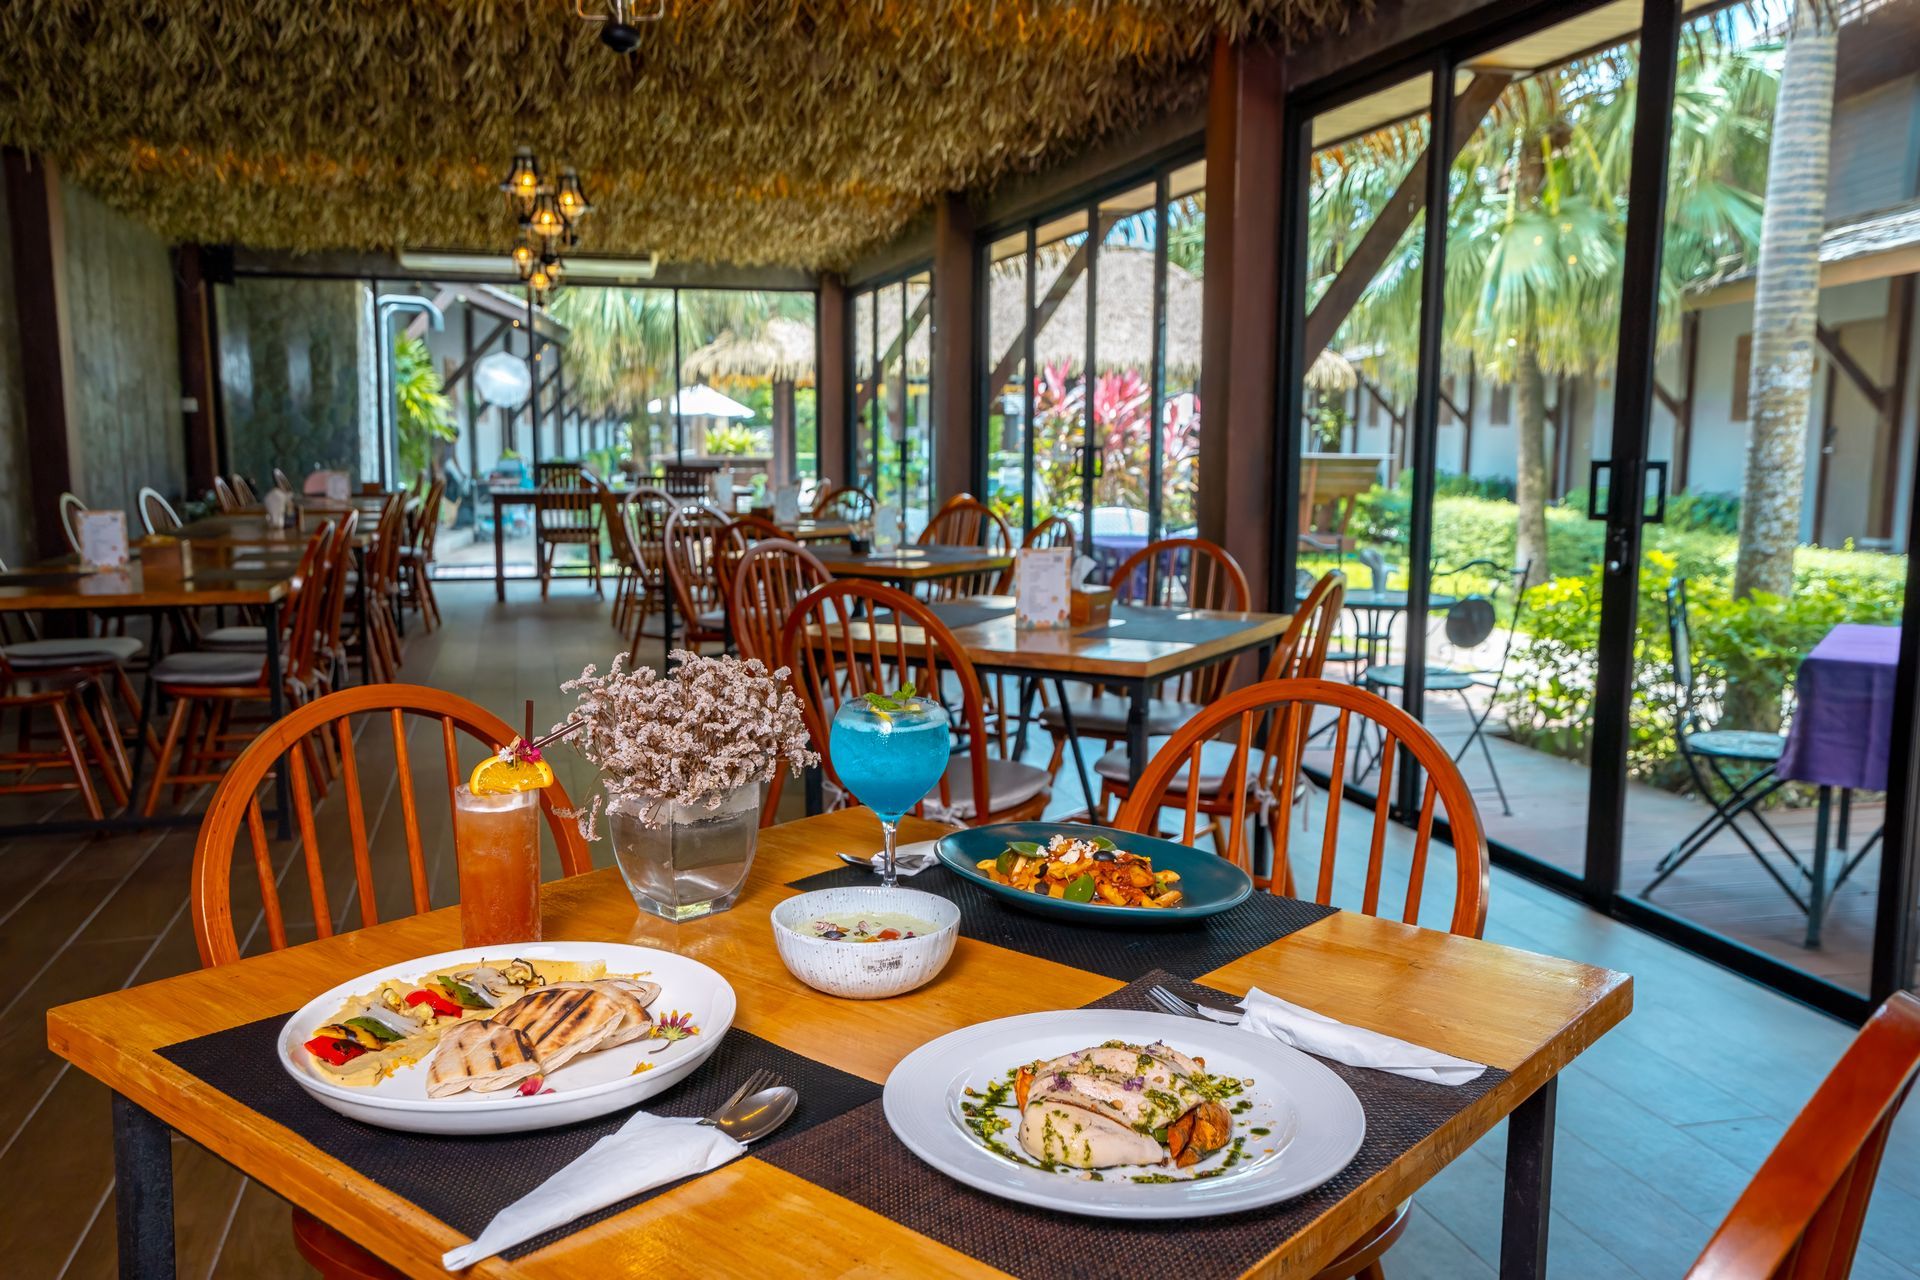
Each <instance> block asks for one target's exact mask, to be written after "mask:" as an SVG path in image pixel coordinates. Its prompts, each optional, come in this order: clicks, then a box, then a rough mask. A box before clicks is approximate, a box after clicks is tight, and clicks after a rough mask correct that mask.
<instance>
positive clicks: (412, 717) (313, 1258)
mask: <svg viewBox="0 0 1920 1280" xmlns="http://www.w3.org/2000/svg"><path fill="white" fill-rule="evenodd" d="M356 721H358V722H359V723H360V724H361V725H362V726H364V728H365V729H367V730H375V729H376V726H377V725H378V723H379V722H380V721H385V722H386V724H387V727H388V732H389V733H391V735H392V759H391V761H388V760H387V759H385V758H384V755H383V758H381V759H380V760H379V761H378V762H377V763H371V764H363V763H362V744H361V743H360V742H358V741H356V734H355V732H354V728H355V722H356ZM410 721H411V722H412V724H414V725H420V726H423V727H426V728H428V729H429V731H430V732H433V733H434V735H435V737H437V738H438V742H439V748H440V751H441V753H442V754H443V755H444V763H445V778H446V802H445V803H446V808H445V809H444V810H443V811H442V812H444V813H445V815H446V821H447V824H448V826H447V828H446V829H447V830H451V824H452V821H453V791H454V788H455V787H456V786H457V785H458V784H459V782H460V780H461V779H463V778H465V777H466V773H467V765H468V763H469V761H467V760H462V759H461V758H460V757H459V754H458V750H459V743H460V741H461V739H462V738H463V737H464V738H469V739H473V740H474V741H473V747H474V750H473V752H472V756H473V758H476V759H477V758H478V756H479V754H480V753H481V752H482V751H497V750H499V749H500V748H501V747H502V746H504V745H506V743H507V742H509V741H510V740H511V739H512V738H513V735H514V731H513V730H512V729H511V728H509V727H508V726H507V724H506V722H505V721H503V720H501V719H500V718H499V717H497V716H495V715H493V714H492V713H491V712H489V711H487V710H486V709H485V708H483V707H479V706H476V705H475V704H473V703H471V702H469V701H467V700H466V699H465V698H461V697H458V696H456V695H454V694H451V693H446V692H443V691H441V690H439V689H426V688H421V687H420V686H418V685H405V684H381V685H368V686H366V687H364V688H360V689H349V690H345V691H343V692H341V693H336V694H332V695H330V696H328V697H325V698H321V699H319V700H317V701H315V702H312V703H309V704H308V705H306V706H304V707H301V708H299V709H297V710H295V711H293V712H292V713H291V714H289V715H287V716H286V717H285V718H283V719H281V720H280V721H278V722H277V723H275V724H272V725H269V726H267V728H266V729H265V730H264V731H263V732H262V733H261V734H260V736H259V737H258V738H256V739H254V741H253V743H252V745H251V746H249V747H248V748H247V749H246V750H245V751H243V752H242V753H241V754H240V756H239V758H238V759H237V760H235V761H234V763H233V767H232V768H230V769H229V770H228V771H227V774H226V776H225V777H224V778H223V779H222V780H221V783H220V786H219V789H218V790H216V791H215V792H214V796H213V802H212V803H211V804H210V805H209V806H208V808H207V816H206V818H205V819H204V820H203V821H202V822H201V824H200V838H199V840H198V842H197V843H196V844H195V846H194V854H193V894H192V906H193V934H194V941H195V942H196V944H198V946H199V948H200V963H201V964H202V965H205V966H209V967H210V966H214V965H222V964H232V963H233V962H234V961H236V960H238V959H239V958H240V953H241V940H240V935H239V931H238V930H237V929H236V928H235V925H234V918H233V864H234V860H235V857H236V854H238V855H239V856H240V857H242V858H244V859H245V861H246V863H247V865H248V868H249V869H248V871H246V872H243V874H245V875H247V877H248V878H249V879H251V880H252V881H254V882H255V883H257V884H258V886H259V888H258V889H257V890H256V891H255V892H257V893H258V894H259V895H260V898H261V912H262V919H263V922H264V924H265V926H266V939H267V946H268V947H269V948H270V949H272V950H274V951H280V950H283V949H285V948H286V946H287V945H288V937H287V925H286V912H285V909H284V908H283V907H282V904H281V897H280V895H281V888H280V877H279V872H278V870H277V868H276V867H275V865H274V860H273V856H272V853H271V850H270V849H269V847H268V844H267V826H266V818H265V815H264V814H263V813H262V811H261V802H260V794H261V789H262V787H263V785H264V784H265V782H266V780H267V779H268V778H269V777H270V776H271V775H272V774H273V773H274V772H275V771H276V770H280V769H285V770H286V771H287V773H288V784H289V790H290V791H291V793H292V797H293V806H294V812H295V819H296V829H297V831H298V832H299V840H300V850H301V853H302V858H303V863H304V867H305V871H306V880H307V894H308V900H309V902H310V904H311V907H312V912H313V924H314V931H315V933H316V934H317V936H319V937H322V938H326V937H331V936H332V935H333V934H334V932H335V927H336V926H335V920H334V906H333V901H332V899H331V898H330V896H329V894H328V892H327V875H326V870H327V868H326V866H325V864H324V863H323V862H322V856H323V855H322V850H323V849H336V848H341V847H345V848H347V849H348V850H350V851H351V855H352V870H353V897H354V901H355V905H356V907H357V915H358V921H359V923H358V926H357V927H365V926H367V925H372V924H377V923H379V921H380V920H381V918H382V917H381V912H380V898H379V894H378V889H379V884H380V878H379V877H377V876H376V874H375V863H374V853H373V849H372V841H371V840H370V839H369V836H370V834H371V833H370V826H369V813H368V808H369V806H368V804H367V802H366V801H365V800H364V799H363V798H362V796H361V790H360V780H361V778H362V776H363V774H364V775H367V776H371V777H373V778H374V780H375V783H376V785H377V787H379V788H384V787H385V786H386V785H387V783H388V781H389V779H391V780H393V781H397V782H398V784H399V792H400V803H399V805H398V806H397V807H396V808H395V809H394V810H389V811H388V812H390V813H391V812H397V813H398V815H399V821H400V823H401V824H402V826H403V829H404V830H403V834H404V840H405V845H404V847H405V849H406V869H407V880H408V884H409V888H410V893H409V895H408V897H407V899H406V901H405V902H404V904H401V909H400V910H399V911H397V912H394V913H392V914H393V915H398V916H404V915H412V914H416V913H418V912H422V911H428V910H431V909H432V905H433V904H432V902H431V900H430V898H429V884H430V881H429V872H428V863H427V849H428V847H429V844H428V841H427V840H426V839H425V838H423V836H422V834H421V813H422V810H423V807H424V806H425V805H426V804H428V803H430V801H429V800H428V799H427V797H426V796H424V795H420V794H417V793H416V789H415V786H414V774H413V768H412V750H411V749H410V747H409V744H408V738H407V729H408V728H409V722H410ZM315 737H325V738H327V739H329V740H330V741H331V742H332V743H333V744H334V748H335V750H336V751H337V753H338V757H339V760H340V774H341V778H342V780H343V781H344V783H345V786H344V788H343V792H344V794H343V795H342V797H341V803H342V805H343V806H344V810H345V812H344V815H342V814H341V813H340V811H339V810H337V809H336V810H335V811H334V814H333V815H331V817H332V821H331V822H330V823H329V824H327V825H328V830H327V835H328V837H329V838H328V840H327V841H325V842H323V841H322V839H321V828H322V820H321V815H317V814H316V811H315V806H314V787H313V785H312V781H311V779H310V778H309V776H308V775H309V752H308V750H307V749H306V744H308V743H310V742H311V740H312V739H313V738H315ZM427 742H428V746H427V750H428V751H429V752H431V751H432V749H433V748H432V744H433V738H429V739H428V740H427ZM296 748H299V749H297V750H296ZM436 772H437V771H436ZM436 781H437V779H436ZM571 803H572V802H571V801H570V800H568V798H567V793H566V790H565V788H563V787H562V786H561V785H560V784H559V783H557V782H556V783H555V784H554V785H552V786H551V787H548V788H547V789H546V790H544V791H542V792H541V793H540V807H541V810H542V811H543V812H544V813H545V815H546V819H547V829H548V831H549V832H551V833H552V836H553V842H554V845H555V846H556V847H557V848H558V850H559V854H560V867H561V871H562V872H563V873H564V874H566V875H569V876H573V875H579V874H580V873H581V872H584V871H590V870H592V869H593V860H592V857H591V855H590V854H589V852H588V850H587V846H586V842H585V841H584V840H582V839H581V837H580V832H579V830H578V828H577V827H576V825H575V824H574V822H573V821H572V820H571V819H569V818H566V817H564V816H562V815H563V814H564V812H565V811H566V810H568V809H569V808H570V807H571ZM342 816H344V819H345V821H344V823H342V822H341V821H340V818H341V817H342ZM375 816H376V817H377V816H378V811H376V815H375ZM342 828H344V829H342ZM243 830H244V831H245V833H246V841H245V851H244V853H242V852H241V844H242V842H241V832H242V831H243ZM399 843H400V839H399V838H398V837H393V838H389V839H386V840H382V841H381V844H382V845H383V846H384V847H387V848H394V847H396V846H398V845H399ZM454 856H455V857H456V859H457V858H458V857H459V848H458V846H455V849H454ZM389 918H392V916H389ZM348 927H355V926H348ZM293 1236H294V1245H295V1247H296V1248H298V1249H299V1251H300V1254H301V1256H302V1257H304V1258H305V1259H306V1260H307V1262H308V1263H309V1264H311V1265H312V1266H313V1267H315V1268H316V1269H318V1270H319V1272H320V1274H321V1275H322V1276H325V1277H327V1280H392V1278H393V1277H397V1276H399V1274H400V1273H399V1272H397V1271H395V1270H394V1269H393V1268H392V1267H390V1266H388V1265H387V1264H386V1263H385V1262H383V1261H382V1260H381V1259H380V1258H378V1257H377V1256H375V1255H374V1254H372V1253H370V1252H368V1251H367V1250H365V1249H363V1248H361V1247H360V1246H359V1245H357V1244H355V1243H354V1242H353V1241H351V1240H349V1239H347V1238H346V1237H345V1236H343V1235H341V1234H340V1233H338V1232H336V1231H334V1230H333V1229H332V1228H331V1227H328V1226H327V1225H325V1224H324V1223H322V1222H321V1221H320V1220H319V1219H317V1218H315V1217H313V1216H312V1215H311V1214H309V1213H307V1212H306V1211H305V1210H303V1209H301V1208H299V1207H298V1206H296V1207H295V1208H294V1209H293Z"/></svg>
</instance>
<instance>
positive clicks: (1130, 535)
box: [1089, 183, 1160, 568]
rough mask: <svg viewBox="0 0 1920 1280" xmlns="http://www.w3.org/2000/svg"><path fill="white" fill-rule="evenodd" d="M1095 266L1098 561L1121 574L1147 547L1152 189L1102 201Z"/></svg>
mask: <svg viewBox="0 0 1920 1280" xmlns="http://www.w3.org/2000/svg"><path fill="white" fill-rule="evenodd" d="M1096 216H1097V217H1098V218H1099V225H1100V226H1101V228H1102V229H1103V234H1102V236H1101V238H1100V252H1099V254H1098V256H1097V257H1096V259H1095V262H1094V339H1093V351H1094V378H1093V405H1092V411H1093V427H1092V430H1093V445H1094V452H1093V466H1094V478H1093V518H1092V520H1091V521H1090V524H1089V527H1090V530H1091V539H1090V541H1091V544H1092V548H1091V554H1092V555H1093V556H1094V559H1095V560H1096V561H1099V562H1107V563H1109V564H1110V567H1111V568H1118V567H1119V564H1120V561H1121V560H1124V559H1125V558H1126V557H1127V556H1128V555H1130V554H1131V553H1133V552H1134V551H1137V550H1139V549H1140V548H1142V547H1144V546H1146V545H1147V541H1148V538H1149V533H1150V530H1149V516H1150V509H1151V508H1152V507H1153V506H1154V505H1155V504H1154V503H1153V502H1152V500H1151V495H1152V493H1153V489H1154V480H1155V476H1154V468H1153V446H1154V439H1153V436H1154V431H1153V407H1154V406H1153V375H1154V360H1155V358H1156V356H1157V354H1158V353H1157V347H1158V334H1157V332H1156V329H1157V321H1158V320H1159V318H1160V310H1159V307H1158V305H1157V302H1156V299H1155V293H1156V292H1157V282H1156V278H1155V277H1156V274H1157V271H1156V268H1157V259H1158V247H1159V241H1160V210H1159V208H1158V207H1157V206H1156V204H1155V193H1154V187H1153V185H1152V184H1151V183H1149V184H1148V185H1146V186H1142V187H1136V188H1134V189H1133V190H1131V191H1126V192H1122V193H1121V194H1120V195H1118V196H1115V197H1113V198H1111V199H1109V200H1105V201H1102V202H1101V204H1100V207H1099V209H1098V211H1097V215H1096Z"/></svg>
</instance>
